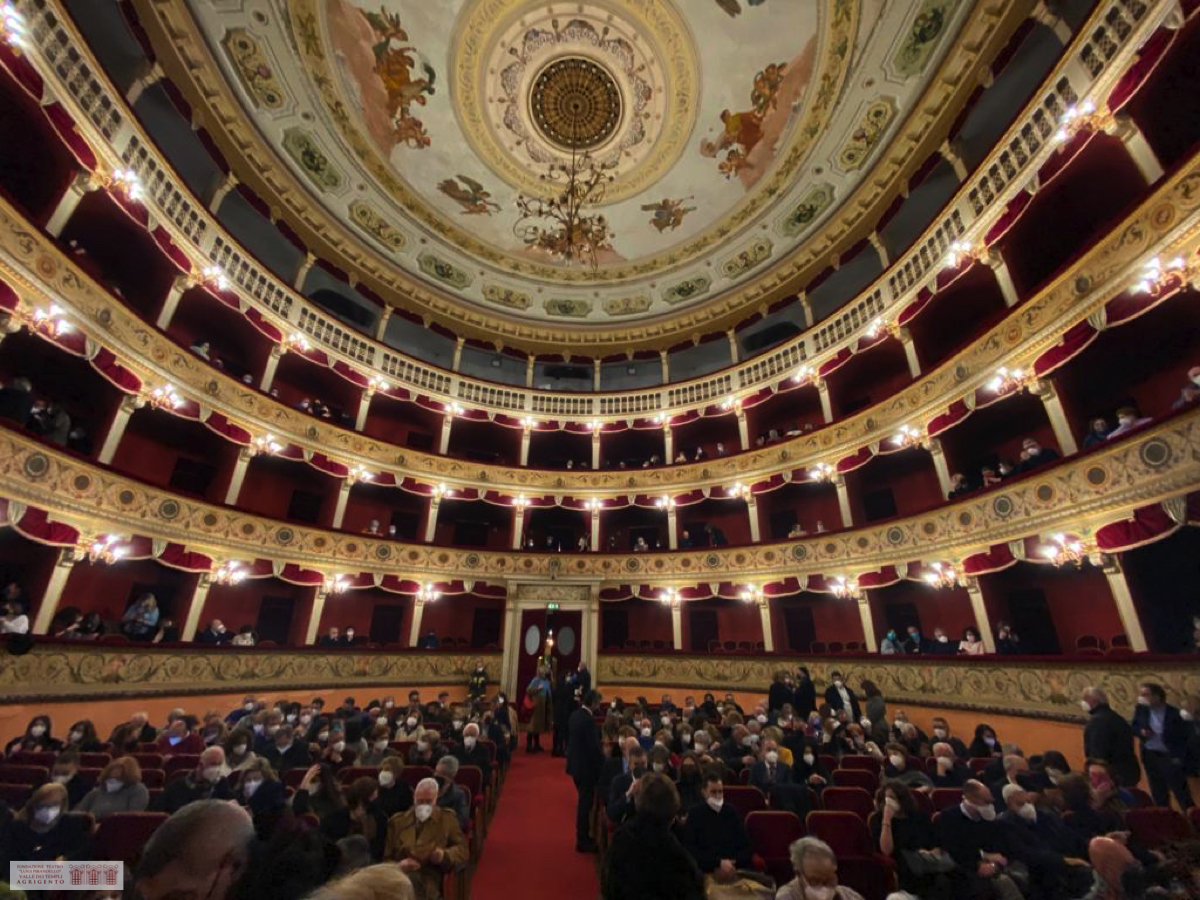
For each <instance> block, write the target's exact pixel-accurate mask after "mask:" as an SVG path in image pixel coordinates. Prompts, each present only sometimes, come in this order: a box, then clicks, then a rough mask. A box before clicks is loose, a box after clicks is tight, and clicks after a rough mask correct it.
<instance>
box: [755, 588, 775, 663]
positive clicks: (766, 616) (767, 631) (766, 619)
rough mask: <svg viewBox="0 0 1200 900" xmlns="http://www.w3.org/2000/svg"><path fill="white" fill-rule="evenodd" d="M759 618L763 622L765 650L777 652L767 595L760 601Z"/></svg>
mask: <svg viewBox="0 0 1200 900" xmlns="http://www.w3.org/2000/svg"><path fill="white" fill-rule="evenodd" d="M758 616H759V618H760V619H761V620H762V633H763V650H765V651H766V652H767V653H774V652H775V636H774V635H773V634H772V633H771V602H770V600H768V599H767V596H766V594H764V595H763V597H762V599H761V600H759V601H758Z"/></svg>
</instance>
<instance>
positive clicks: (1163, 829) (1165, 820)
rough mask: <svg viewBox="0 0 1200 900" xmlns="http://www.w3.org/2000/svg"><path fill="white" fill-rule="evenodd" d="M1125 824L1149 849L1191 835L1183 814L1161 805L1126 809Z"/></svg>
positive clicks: (1184, 838)
mask: <svg viewBox="0 0 1200 900" xmlns="http://www.w3.org/2000/svg"><path fill="white" fill-rule="evenodd" d="M1125 824H1126V825H1127V826H1128V828H1129V830H1130V832H1132V834H1133V836H1134V837H1135V838H1137V840H1138V841H1139V842H1140V843H1141V844H1142V846H1143V847H1146V848H1147V849H1150V850H1153V849H1154V848H1155V847H1160V846H1162V845H1163V844H1169V843H1171V842H1172V841H1182V840H1186V839H1187V838H1190V837H1192V829H1191V827H1190V826H1189V825H1188V821H1187V819H1185V818H1184V817H1183V814H1182V813H1180V812H1177V811H1176V810H1174V809H1168V808H1166V807H1163V806H1150V807H1145V808H1142V809H1130V810H1126V812H1125Z"/></svg>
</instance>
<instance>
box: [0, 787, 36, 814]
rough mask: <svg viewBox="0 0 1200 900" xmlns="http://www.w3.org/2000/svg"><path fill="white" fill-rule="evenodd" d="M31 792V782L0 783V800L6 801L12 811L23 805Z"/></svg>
mask: <svg viewBox="0 0 1200 900" xmlns="http://www.w3.org/2000/svg"><path fill="white" fill-rule="evenodd" d="M32 793H33V785H32V784H0V800H3V801H4V802H5V803H7V804H8V807H9V809H11V810H13V811H14V812H15V811H16V810H18V809H20V808H21V807H22V806H24V805H25V801H27V800H28V799H29V795H30V794H32Z"/></svg>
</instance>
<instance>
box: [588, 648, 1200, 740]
mask: <svg viewBox="0 0 1200 900" xmlns="http://www.w3.org/2000/svg"><path fill="white" fill-rule="evenodd" d="M800 665H803V666H806V667H807V668H808V670H809V672H810V673H811V675H812V678H813V681H814V683H815V684H816V687H817V695H818V697H819V696H820V695H821V693H822V692H823V691H824V690H825V688H826V687H827V686H828V685H829V683H830V680H829V676H830V673H831V672H833V671H835V670H836V671H839V672H841V673H842V674H843V675H845V676H846V680H847V682H848V683H850V684H851V686H852V687H854V688H856V689H857V688H858V686H859V685H860V684H862V682H863V681H864V680H866V679H870V680H871V681H874V682H875V683H876V684H877V685H878V686H879V689H880V691H881V692H882V693H883V696H884V698H885V699H886V700H887V702H888V704H889V705H890V706H891V707H892V708H893V709H894V708H895V707H896V706H897V705H900V704H904V703H912V704H919V705H922V706H940V707H949V708H957V709H969V710H977V711H981V712H997V713H1003V714H1005V715H1026V716H1039V717H1046V718H1055V719H1061V720H1065V721H1073V722H1079V723H1080V724H1082V722H1083V715H1082V714H1081V713H1080V710H1079V696H1080V694H1081V693H1082V692H1083V689H1084V688H1085V687H1088V686H1089V685H1095V686H1097V687H1101V688H1103V689H1104V690H1105V691H1106V692H1107V694H1108V698H1109V701H1110V702H1111V703H1112V705H1113V708H1114V709H1117V710H1122V711H1124V710H1131V709H1133V706H1134V704H1135V703H1136V702H1137V690H1138V685H1140V684H1141V683H1142V682H1144V681H1156V682H1158V683H1160V684H1162V685H1163V686H1164V687H1165V688H1166V689H1167V691H1168V692H1169V694H1170V696H1171V697H1173V698H1175V700H1174V701H1172V702H1176V701H1178V699H1179V698H1180V697H1183V696H1188V695H1190V694H1196V693H1200V666H1197V665H1196V664H1195V663H1194V662H1192V661H1190V660H1179V661H1163V660H1156V661H1155V662H1152V663H1144V662H1139V661H1138V660H1137V659H1136V658H1133V659H1111V658H1105V659H1099V660H1095V661H1085V660H1064V661H1063V662H1047V661H1042V660H1038V661H1027V660H1024V659H1023V660H1021V661H1020V663H1019V664H1011V663H1005V662H1002V661H999V660H995V661H993V660H988V661H979V660H971V661H965V660H964V661H960V660H956V659H954V658H953V657H951V658H948V659H945V660H939V661H938V662H931V663H922V662H915V661H913V660H911V659H909V658H903V657H902V658H899V659H889V658H887V657H882V656H881V657H876V658H872V659H863V658H856V657H847V658H844V659H838V658H836V657H835V658H832V659H831V658H830V657H827V656H826V657H820V656H817V657H814V656H789V657H773V658H763V657H737V656H729V657H726V656H666V657H663V656H654V655H653V654H628V655H621V654H601V655H600V657H599V660H598V665H597V670H596V684H597V685H598V687H599V690H601V691H603V692H604V694H605V695H606V697H611V696H615V695H617V694H620V693H621V685H623V684H624V685H630V686H654V687H658V686H661V687H662V688H663V689H664V690H673V691H674V692H676V693H678V690H679V689H680V688H683V689H687V690H689V691H694V692H695V693H697V694H699V693H702V692H704V691H715V690H728V691H748V692H751V693H761V694H762V695H763V696H764V697H765V696H766V693H767V688H768V687H769V686H770V684H771V678H772V676H773V675H774V674H775V672H778V671H780V670H782V669H795V667H796V666H800ZM623 699H625V700H626V701H629V700H631V699H633V698H632V697H629V696H627V695H623Z"/></svg>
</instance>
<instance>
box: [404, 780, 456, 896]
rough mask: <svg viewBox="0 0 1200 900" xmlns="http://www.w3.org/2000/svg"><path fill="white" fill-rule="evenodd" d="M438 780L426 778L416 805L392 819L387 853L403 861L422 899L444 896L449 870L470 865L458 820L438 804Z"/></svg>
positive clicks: (417, 792) (415, 797)
mask: <svg viewBox="0 0 1200 900" xmlns="http://www.w3.org/2000/svg"><path fill="white" fill-rule="evenodd" d="M437 796H438V783H437V781H436V780H434V779H433V778H424V779H422V780H421V781H420V782H419V783H418V784H417V787H416V790H414V791H413V801H414V802H413V807H412V809H410V810H408V811H407V812H403V813H401V814H400V815H398V816H393V817H392V819H391V821H389V822H388V828H387V840H386V843H385V846H384V852H383V857H384V859H385V860H387V861H389V862H396V863H399V864H400V871H402V872H403V873H404V874H405V875H407V876H408V877H409V878H410V879H411V880H412V882H413V885H414V887H416V888H417V896H419V897H421V898H422V900H441V898H442V881H443V878H444V876H445V874H446V873H447V872H449V871H452V870H454V869H457V868H459V867H461V866H464V865H466V863H467V861H468V859H469V856H470V852H469V850H468V848H467V842H466V839H465V838H464V837H463V833H462V829H461V828H459V827H458V820H457V819H456V818H455V816H454V813H453V812H451V811H450V810H448V809H440V808H438V806H437Z"/></svg>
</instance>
